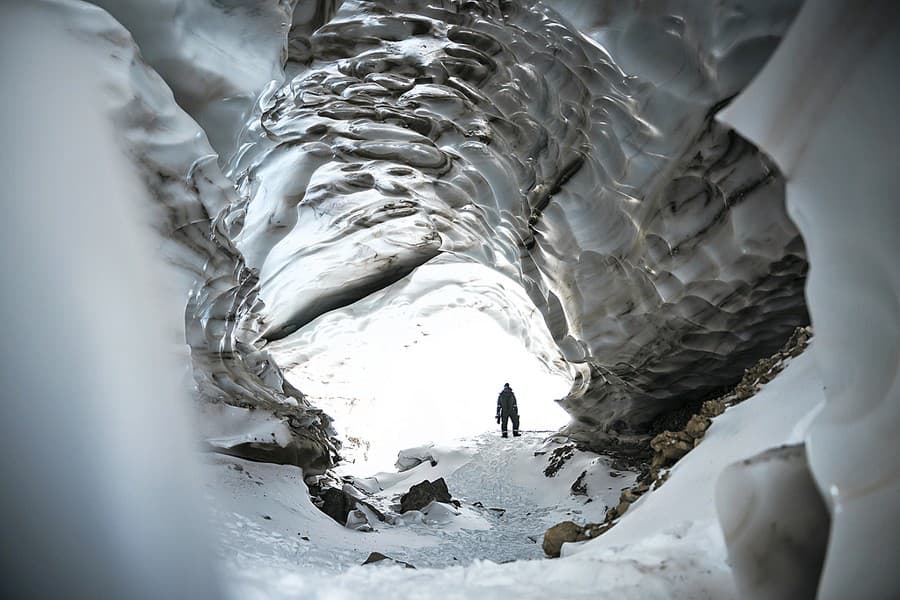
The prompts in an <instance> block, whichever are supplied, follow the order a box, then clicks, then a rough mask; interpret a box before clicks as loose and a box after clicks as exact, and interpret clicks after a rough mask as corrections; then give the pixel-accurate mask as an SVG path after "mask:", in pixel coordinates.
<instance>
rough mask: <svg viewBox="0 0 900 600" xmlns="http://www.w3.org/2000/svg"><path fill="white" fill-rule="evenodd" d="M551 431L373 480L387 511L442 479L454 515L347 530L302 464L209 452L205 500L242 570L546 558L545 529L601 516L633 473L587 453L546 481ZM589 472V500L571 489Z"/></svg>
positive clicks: (481, 445)
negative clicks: (542, 452) (374, 557)
mask: <svg viewBox="0 0 900 600" xmlns="http://www.w3.org/2000/svg"><path fill="white" fill-rule="evenodd" d="M548 433H549V432H535V431H526V432H523V434H522V436H521V437H518V438H515V437H510V438H505V439H504V438H501V437H500V435H499V433H485V434H480V435H477V436H473V437H471V438H467V439H461V440H458V442H457V443H456V444H453V445H448V446H438V447H435V448H434V449H433V455H434V458H435V460H436V462H437V464H435V465H432V464H431V463H429V462H425V463H423V464H420V465H418V466H417V467H415V468H413V469H410V470H408V471H404V472H402V473H380V474H378V475H376V476H374V477H372V478H368V479H366V481H369V482H372V481H376V480H377V481H378V485H379V487H381V488H383V489H382V490H381V491H378V492H376V493H375V494H374V495H373V498H372V499H371V500H372V501H373V503H375V504H378V505H381V506H382V507H383V506H386V505H389V504H391V503H392V502H397V501H398V500H397V498H398V496H399V494H401V493H403V492H405V491H406V490H408V489H409V487H410V486H411V485H414V484H416V483H419V482H420V481H422V480H424V479H428V480H431V481H433V480H435V479H437V478H439V477H444V478H445V480H446V482H447V485H448V487H449V489H450V493H451V495H452V496H453V497H454V498H455V499H457V500H459V501H460V507H459V508H456V509H454V508H453V507H450V506H449V505H440V506H437V505H432V506H436V508H433V509H430V510H429V509H424V510H423V513H419V512H418V511H416V512H414V513H406V514H405V515H403V518H402V520H399V521H398V522H397V523H396V524H393V525H391V524H386V523H377V524H376V527H375V531H372V532H359V531H353V530H351V529H348V528H345V527H341V526H340V525H338V524H337V523H336V522H334V521H333V520H331V519H330V518H329V517H327V516H326V515H324V514H323V513H322V512H321V511H319V510H318V509H316V508H315V507H314V506H313V505H312V503H311V501H310V500H309V497H308V495H307V491H306V488H305V486H304V484H303V481H302V476H301V472H300V471H299V470H298V469H296V468H293V467H289V466H283V465H270V464H261V463H253V462H247V461H243V460H240V459H236V458H232V457H225V456H218V455H211V456H208V457H207V458H206V466H207V467H208V468H209V469H210V470H213V471H215V473H212V474H210V475H209V476H208V477H207V481H218V483H216V484H215V485H212V484H210V486H209V488H208V490H209V493H208V500H209V503H210V505H211V507H212V508H213V514H214V524H215V525H216V529H217V530H218V531H219V537H220V539H221V541H222V545H221V546H220V554H221V556H222V557H223V559H225V560H226V561H227V562H231V561H234V563H235V565H238V564H240V565H241V568H246V567H247V564H248V563H250V564H253V563H258V564H264V565H267V566H272V565H280V566H284V567H287V566H289V565H293V566H299V565H303V566H304V567H315V568H317V569H321V570H324V571H327V572H340V571H343V570H345V569H347V568H349V567H351V566H354V565H360V564H361V563H362V562H363V561H364V560H365V559H366V557H367V556H368V555H369V553H370V552H380V553H382V554H385V555H388V556H390V557H392V558H395V559H397V560H402V561H405V562H407V563H410V564H412V565H415V566H416V567H448V566H454V565H469V564H471V563H473V562H476V561H479V560H486V561H491V562H494V563H504V562H510V561H514V560H522V559H542V558H543V556H544V555H543V551H542V550H541V546H540V543H541V539H542V536H543V533H544V531H546V529H547V528H548V527H550V526H551V525H553V524H555V523H558V522H560V521H565V520H573V521H576V522H579V523H584V522H591V521H600V520H602V519H603V516H604V514H605V511H606V508H607V507H608V505H610V504H612V503H614V502H616V501H617V500H618V496H619V493H620V491H621V489H623V488H624V487H627V486H628V485H630V484H631V483H632V482H633V480H634V477H635V474H633V473H620V472H617V471H612V470H611V469H610V468H609V467H608V465H607V464H606V462H605V461H606V459H605V458H604V457H600V456H598V455H596V454H592V453H580V452H578V453H576V454H575V456H574V457H572V458H571V459H570V460H569V461H567V462H566V464H565V465H564V466H563V467H562V468H561V469H560V470H559V472H558V473H557V474H556V475H555V476H554V477H552V478H548V477H546V476H545V475H544V474H543V469H544V467H545V466H546V464H547V457H546V456H535V451H536V450H538V449H539V448H540V446H541V444H542V442H543V440H544V439H545V438H546V436H547V434H548ZM351 470H352V466H351ZM585 471H587V472H588V473H589V477H588V481H589V485H590V488H591V489H590V492H591V498H592V499H591V500H590V501H588V498H587V497H586V496H576V495H573V494H572V493H571V491H570V487H571V485H572V484H573V483H574V482H575V480H577V479H578V477H579V476H580V475H581V474H582V473H583V472H585ZM367 568H372V567H367Z"/></svg>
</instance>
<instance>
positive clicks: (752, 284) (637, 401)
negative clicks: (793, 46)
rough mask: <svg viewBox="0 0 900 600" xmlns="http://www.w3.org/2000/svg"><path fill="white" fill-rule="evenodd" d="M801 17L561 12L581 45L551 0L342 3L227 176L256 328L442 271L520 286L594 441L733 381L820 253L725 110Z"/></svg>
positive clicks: (692, 9)
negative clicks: (453, 267) (465, 269)
mask: <svg viewBox="0 0 900 600" xmlns="http://www.w3.org/2000/svg"><path fill="white" fill-rule="evenodd" d="M797 5H798V3H795V2H787V3H784V2H782V3H778V4H777V5H775V4H771V3H763V4H760V5H758V6H757V5H754V6H753V7H747V6H744V5H743V4H740V6H739V3H734V4H731V3H725V4H724V5H717V7H716V9H714V10H713V9H711V8H707V7H705V6H701V5H697V4H695V3H682V2H668V3H663V4H662V5H661V9H662V10H660V11H650V10H643V9H636V8H635V7H633V6H631V5H627V6H623V7H621V8H616V9H613V8H612V7H611V6H610V7H607V8H601V7H603V6H605V5H601V4H596V5H593V4H592V5H591V6H594V8H585V7H584V5H582V6H581V7H578V6H575V5H571V4H566V3H560V4H559V6H558V8H559V9H560V10H561V11H563V12H564V13H565V12H566V11H568V12H569V13H571V17H572V19H577V20H579V21H578V22H580V23H582V26H583V27H584V30H585V32H586V33H582V32H579V31H578V30H577V29H576V27H575V26H574V25H573V24H572V23H570V22H569V21H567V20H566V18H564V17H563V16H561V15H560V14H558V13H557V12H555V11H554V10H553V9H552V8H551V6H554V3H550V5H549V6H548V5H547V4H544V3H535V2H529V1H522V2H503V3H499V4H497V3H494V2H466V3H455V2H444V3H434V2H426V1H424V0H423V1H418V0H405V1H402V2H393V1H391V2H386V1H385V2H380V1H376V2H357V1H352V0H351V1H347V2H344V3H343V4H341V6H340V7H339V8H338V9H337V11H336V12H334V14H333V15H332V16H331V18H330V19H328V20H327V22H326V23H324V24H323V25H322V26H321V27H318V28H316V29H314V30H313V31H312V32H311V33H310V32H309V31H307V30H303V31H302V33H297V32H296V31H295V32H292V33H291V34H290V35H289V41H288V48H289V51H288V72H289V73H291V75H292V76H291V77H290V78H288V79H287V80H285V82H284V84H283V85H281V87H279V88H277V89H270V90H269V91H267V93H266V94H264V95H263V96H262V97H261V98H260V101H259V103H258V111H257V112H256V113H255V114H254V115H253V116H252V118H251V119H249V120H248V122H247V126H246V129H245V131H244V133H243V137H242V138H241V141H240V150H239V152H238V154H237V155H236V156H235V157H234V158H233V160H232V161H231V162H230V164H229V167H228V174H229V175H230V176H231V177H232V178H233V179H234V181H235V182H236V185H237V187H238V192H239V196H240V200H239V202H238V203H237V204H236V205H233V206H232V207H231V209H230V213H229V215H228V216H227V217H226V219H225V221H226V223H227V224H228V227H229V228H228V234H229V236H230V237H231V238H232V239H233V240H234V242H235V245H236V247H237V248H238V249H239V250H240V251H241V253H242V255H243V256H244V258H245V260H246V261H247V264H248V266H250V267H252V268H253V269H258V271H259V276H260V286H261V288H260V293H261V297H262V298H263V299H264V300H265V303H266V304H265V308H264V309H262V311H261V314H262V316H263V317H264V318H265V325H264V328H263V330H262V333H261V335H262V338H263V339H265V340H267V341H270V342H275V341H281V340H285V339H286V338H287V339H289V338H290V336H292V335H295V334H296V332H297V331H298V330H300V329H302V328H303V327H304V326H306V325H309V324H310V323H312V322H313V321H314V320H315V319H316V318H317V317H319V316H321V315H323V314H326V313H329V312H331V311H334V310H335V309H339V308H341V307H344V306H347V305H350V304H353V303H355V302H357V301H359V300H361V299H363V298H366V297H368V296H370V295H371V294H372V293H373V292H374V291H376V290H380V289H385V288H389V287H390V286H392V284H394V283H395V282H397V281H399V280H401V279H403V278H405V277H406V276H407V275H409V274H410V273H411V272H413V271H414V270H416V269H417V268H419V267H421V266H422V265H426V264H430V263H431V262H433V261H435V260H436V258H437V257H439V256H440V257H441V260H442V261H448V260H454V261H461V262H465V261H472V262H477V263H480V264H482V265H486V266H488V267H491V268H493V269H496V270H497V271H498V272H500V273H503V274H504V275H506V276H507V277H509V278H510V279H511V280H512V282H514V283H518V284H519V285H521V286H523V288H524V289H525V290H526V291H527V294H528V296H529V298H530V301H531V303H533V305H534V306H536V307H538V308H539V309H540V311H541V312H542V314H543V316H544V319H545V321H546V323H547V325H548V326H549V329H550V332H551V334H552V336H553V340H554V342H553V343H555V344H556V345H558V347H559V349H560V350H561V352H562V353H563V355H564V357H565V358H566V360H567V361H568V362H569V363H570V365H571V366H572V368H573V369H574V370H575V371H576V374H577V377H576V381H575V385H574V387H573V389H572V390H571V392H570V394H569V395H568V397H567V398H565V400H564V402H563V404H564V406H565V408H566V409H567V410H568V411H569V412H570V413H571V414H572V415H573V417H574V418H575V422H574V423H573V425H572V426H571V427H570V428H569V433H570V434H572V435H574V436H576V437H578V438H579V439H582V440H583V441H586V442H589V443H598V444H599V443H600V442H602V441H603V440H605V439H607V438H608V437H610V436H612V437H615V438H616V439H619V440H622V439H625V438H627V437H628V436H629V435H631V434H634V435H641V434H642V433H643V432H644V431H645V430H646V426H647V425H648V423H649V422H651V421H652V420H653V419H654V418H655V417H656V416H657V415H659V414H660V413H664V412H666V411H668V410H672V409H674V408H677V407H679V406H680V405H681V404H682V403H683V402H684V401H685V400H687V399H696V398H699V397H702V396H703V395H704V394H708V393H710V392H711V391H713V390H715V389H716V388H718V387H721V386H722V385H724V384H727V383H731V382H733V381H734V380H735V379H736V378H738V377H739V376H740V374H741V373H742V371H743V369H744V368H746V367H747V366H749V365H750V364H751V363H752V361H754V360H755V359H757V358H759V357H760V356H763V355H767V354H770V353H771V352H772V351H774V350H776V349H777V348H778V347H779V346H780V344H781V343H783V341H784V339H785V338H786V337H787V335H788V334H789V332H790V331H791V330H792V329H793V327H795V326H797V325H801V324H804V323H805V322H806V321H807V318H808V317H807V314H806V309H805V302H804V298H803V284H804V281H805V273H806V254H805V249H804V246H803V242H802V240H801V238H800V235H799V233H798V231H797V229H796V227H795V226H794V224H793V223H792V222H791V220H790V219H789V218H788V216H787V214H786V212H785V208H784V179H783V177H782V175H781V174H780V172H779V170H778V169H777V168H776V167H775V165H774V164H773V163H772V162H771V160H769V159H768V158H767V157H766V156H765V155H764V154H762V153H760V152H759V151H758V150H757V149H756V148H755V147H754V146H753V145H752V144H751V143H749V142H748V141H746V140H745V139H743V138H742V137H741V136H739V135H738V134H736V133H735V132H734V131H732V130H730V129H728V128H727V127H725V126H723V125H721V124H719V123H717V122H716V121H715V120H713V116H714V114H715V112H716V110H717V109H718V107H720V106H721V105H723V104H724V103H726V102H727V101H728V100H729V98H731V97H732V96H733V95H734V94H735V93H737V92H738V91H740V90H741V89H742V87H743V86H744V85H746V83H747V82H748V81H749V79H750V78H751V77H752V76H753V74H754V73H755V72H756V71H757V69H758V68H759V67H760V66H761V64H762V63H763V61H764V60H765V59H766V58H767V57H768V55H769V53H770V52H771V50H772V49H773V48H774V46H775V45H776V44H777V41H778V40H779V39H780V37H781V35H782V34H783V32H784V30H785V29H786V27H787V25H788V24H789V22H790V20H791V17H792V16H793V14H794V12H795V10H796V8H797ZM321 6H322V7H323V8H322V10H321V11H319V12H320V13H321V14H325V13H327V12H328V10H327V9H328V7H329V6H331V5H330V4H328V6H326V5H325V4H322V5H321ZM298 35H299V36H300V37H299V38H298V37H297V36H298ZM395 290H396V293H390V294H385V295H384V296H383V298H384V301H385V302H386V303H395V302H399V303H401V304H402V303H405V302H409V298H408V297H407V296H404V292H403V291H402V290H397V289H396V288H395ZM497 293H498V294H500V293H502V292H501V291H500V290H497ZM375 308H377V307H375ZM520 312H523V311H520ZM523 337H524V338H527V334H526V335H525V336H523ZM297 345H298V346H299V344H297ZM555 352H556V349H554V351H553V352H551V351H549V350H543V351H542V352H541V353H542V354H543V355H546V356H552V355H554V354H555ZM285 360H287V361H288V362H291V358H290V357H287V358H286V359H285Z"/></svg>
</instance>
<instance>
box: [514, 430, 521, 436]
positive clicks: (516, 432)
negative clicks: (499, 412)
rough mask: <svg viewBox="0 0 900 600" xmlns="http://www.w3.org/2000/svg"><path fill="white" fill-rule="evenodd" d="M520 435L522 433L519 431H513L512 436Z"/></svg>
mask: <svg viewBox="0 0 900 600" xmlns="http://www.w3.org/2000/svg"><path fill="white" fill-rule="evenodd" d="M520 435H522V434H521V433H519V432H518V431H513V437H519V436H520Z"/></svg>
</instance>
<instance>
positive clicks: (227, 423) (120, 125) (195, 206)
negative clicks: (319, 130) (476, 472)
mask: <svg viewBox="0 0 900 600" xmlns="http://www.w3.org/2000/svg"><path fill="white" fill-rule="evenodd" d="M123 6H124V5H123ZM29 10H30V11H32V12H31V13H30V14H38V15H42V17H43V18H44V19H46V20H47V22H48V23H52V24H53V25H54V26H55V27H57V28H61V29H62V30H63V31H64V32H66V35H68V36H70V37H71V38H72V43H75V44H78V45H79V47H81V48H83V49H84V52H85V53H86V55H87V56H89V57H90V60H91V61H93V62H94V63H95V64H96V65H97V67H96V68H97V71H98V72H99V73H100V74H101V80H100V81H99V83H98V84H97V85H98V86H102V88H103V90H104V94H103V95H102V96H101V97H102V99H103V104H102V105H100V106H97V107H96V110H97V111H98V112H99V113H100V114H102V115H103V118H105V119H106V120H107V121H108V122H110V123H112V125H113V126H114V127H115V130H116V134H117V137H118V142H119V144H120V145H121V146H122V147H123V148H124V150H125V155H126V156H127V157H128V158H129V159H130V162H131V163H132V165H133V167H134V168H135V170H136V171H137V173H138V174H139V177H140V179H141V181H142V182H143V184H144V186H145V187H146V190H147V191H148V192H149V193H148V200H147V202H146V203H147V204H148V205H147V206H145V207H144V208H145V209H146V210H148V211H149V212H150V213H151V215H152V217H151V219H152V223H153V227H154V230H155V235H156V240H155V246H156V248H157V258H158V259H160V260H161V261H162V262H163V263H165V264H167V265H169V266H171V267H172V270H173V276H172V277H171V278H170V280H169V283H170V289H168V293H169V294H170V295H171V297H172V298H178V303H176V304H177V305H178V308H177V311H178V312H177V313H175V314H167V315H166V317H167V319H168V320H167V323H176V324H177V325H175V326H174V327H173V328H174V329H176V331H174V332H172V342H173V345H179V346H181V347H183V345H184V344H185V343H186V344H187V346H188V347H189V348H190V356H191V361H192V364H193V367H194V368H193V374H194V383H195V386H194V388H195V389H194V390H193V393H194V395H195V396H196V397H197V398H198V399H199V400H200V402H201V404H203V405H206V404H211V405H227V406H228V407H231V409H233V410H227V409H224V408H222V409H221V410H214V409H209V410H207V411H206V413H205V414H206V416H207V419H206V422H205V423H204V427H203V431H204V434H205V442H206V443H207V444H208V445H209V446H210V447H212V448H215V449H218V450H221V451H224V452H228V453H230V454H236V455H239V456H250V457H254V458H257V459H263V460H271V461H275V462H286V463H290V464H296V465H298V466H303V467H304V468H306V469H307V470H309V471H310V472H317V471H322V470H324V469H326V468H328V467H329V466H331V465H332V464H333V463H334V460H335V458H336V452H337V442H336V440H335V438H334V435H333V434H334V432H333V429H332V428H331V419H330V418H329V417H328V416H327V415H325V414H324V413H323V412H322V411H320V410H318V409H316V408H314V407H312V406H311V405H310V403H309V402H308V401H307V400H306V398H305V397H304V396H303V394H302V393H301V392H300V391H299V390H296V389H295V388H293V387H292V386H291V385H290V384H288V383H286V382H285V381H284V380H283V377H282V375H281V370H280V369H279V367H278V366H277V365H276V364H275V363H274V362H273V361H272V360H271V359H270V357H269V355H268V352H267V351H266V350H265V349H263V348H262V347H261V346H262V344H261V343H260V341H259V340H260V331H261V329H262V322H263V316H262V314H261V313H260V311H261V309H262V306H263V305H262V301H261V300H260V298H259V284H258V279H257V276H256V273H255V272H254V271H252V270H251V269H248V268H247V267H246V266H245V264H244V260H243V258H242V257H241V255H240V252H239V251H238V250H237V249H236V248H235V247H234V245H233V244H232V242H231V240H230V239H229V237H228V235H227V231H226V230H227V227H226V226H225V225H224V221H223V217H224V216H226V215H227V209H228V207H230V206H232V205H233V204H235V203H236V202H237V198H236V196H235V191H234V186H233V185H232V183H231V182H230V181H229V180H228V179H227V178H225V177H224V176H223V174H222V172H221V169H220V168H219V166H218V164H217V155H216V153H215V152H214V151H213V149H212V148H211V147H210V145H209V142H208V141H207V137H206V135H205V133H204V131H203V130H202V129H201V128H200V127H199V126H198V125H197V123H196V122H195V121H194V120H193V119H192V118H191V117H189V116H188V115H187V114H186V113H185V112H184V111H183V110H182V109H181V108H180V107H179V106H178V104H176V102H175V99H174V98H173V95H172V92H171V91H170V89H169V88H168V87H167V86H166V83H165V82H164V81H163V80H162V79H161V78H160V76H159V75H158V74H157V73H156V71H154V70H153V69H151V68H150V67H148V66H147V64H146V63H145V62H144V61H143V60H142V58H141V54H140V52H139V50H138V48H137V46H136V45H135V44H134V42H133V40H132V38H131V36H130V34H129V32H128V31H126V30H125V29H124V28H123V27H122V26H121V25H120V24H119V23H117V22H116V21H115V20H114V19H113V18H112V17H111V16H110V15H109V14H107V13H106V12H105V11H103V10H102V9H100V8H97V7H95V6H92V5H89V4H85V3H81V2H72V1H64V0H58V1H57V0H46V1H44V0H42V1H40V2H35V3H32V5H31V6H30V9H29ZM158 43H162V42H158ZM236 411H237V412H243V413H245V414H244V421H245V422H246V423H247V427H248V428H247V430H246V432H245V433H246V435H244V436H239V435H236V431H235V421H236V420H238V417H237V416H236V414H235V412H236ZM261 421H266V422H268V423H269V425H268V427H262V426H261V425H260V422H261Z"/></svg>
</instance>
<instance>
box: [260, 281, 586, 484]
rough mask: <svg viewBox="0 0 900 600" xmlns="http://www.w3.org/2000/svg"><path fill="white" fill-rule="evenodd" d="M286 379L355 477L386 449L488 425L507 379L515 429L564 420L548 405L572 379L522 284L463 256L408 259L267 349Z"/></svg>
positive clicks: (391, 453)
mask: <svg viewBox="0 0 900 600" xmlns="http://www.w3.org/2000/svg"><path fill="white" fill-rule="evenodd" d="M272 351H273V354H274V355H275V357H276V360H277V361H278V362H279V364H280V365H282V366H283V367H284V368H285V372H286V376H287V378H288V379H289V380H290V382H291V383H292V384H294V385H295V386H297V387H298V388H299V389H301V390H303V391H304V393H305V394H307V396H308V397H309V399H310V400H311V401H312V403H313V404H314V405H316V406H317V407H319V408H321V409H322V410H324V411H325V412H327V413H328V414H329V415H331V416H332V417H333V418H334V420H335V428H336V429H337V431H338V434H339V437H340V438H341V440H342V442H343V443H344V448H343V449H342V451H341V454H342V456H343V458H344V459H345V460H347V461H350V462H352V469H353V471H354V472H355V473H357V474H360V475H363V474H369V473H374V472H377V471H384V470H392V469H393V463H394V462H395V461H396V459H397V452H398V451H399V450H401V449H403V448H411V447H415V446H420V445H423V444H426V443H435V444H449V443H452V442H453V441H454V440H458V439H461V438H465V437H468V436H472V435H477V434H481V433H484V432H486V431H497V432H498V436H499V426H498V425H497V423H496V421H495V419H494V411H495V409H496V402H497V395H498V394H499V392H500V390H501V388H502V387H503V384H504V383H505V382H509V383H510V385H511V386H512V388H513V390H514V391H515V393H516V397H517V399H518V404H519V411H520V414H521V415H522V424H521V427H522V429H523V430H539V431H547V432H548V433H549V432H551V431H554V430H557V429H558V428H560V427H561V426H563V425H565V424H566V423H567V422H568V414H567V413H566V412H565V411H564V410H563V409H562V408H561V407H560V406H559V405H558V404H557V403H556V402H555V400H556V399H560V398H562V397H564V396H565V395H566V393H567V392H568V391H569V388H570V386H571V384H572V376H571V374H570V373H569V371H568V368H567V366H566V364H565V363H564V361H562V359H561V357H560V356H559V355H558V350H557V349H556V346H555V345H554V344H553V343H552V340H551V338H550V333H549V332H548V331H547V327H546V324H545V323H544V321H543V319H542V318H541V317H540V314H539V312H538V311H537V309H535V307H534V306H533V304H532V303H531V302H530V301H529V300H528V298H527V296H526V295H525V292H524V290H522V289H521V287H519V286H518V285H517V284H515V283H512V282H511V281H510V280H509V279H507V278H505V277H503V276H501V275H499V274H497V273H495V272H494V271H492V270H490V269H487V268H485V267H481V266H478V265H473V264H470V263H464V264H455V263H449V264H448V263H444V264H435V265H426V266H423V267H420V268H419V269H417V270H416V272H415V273H413V274H412V275H410V276H409V277H407V278H406V279H405V280H403V281H401V282H398V284H395V285H394V286H391V287H390V288H388V289H386V290H382V291H381V292H378V293H376V294H374V295H372V296H370V297H368V298H366V299H364V300H362V301H360V302H357V303H355V304H353V305H351V306H349V307H346V308H343V309H339V310H336V311H332V312H330V313H328V314H326V315H323V316H322V317H320V318H319V319H317V320H316V321H314V322H312V323H311V324H309V325H307V326H306V327H304V328H303V329H302V330H300V331H299V332H298V333H297V334H294V335H292V336H291V337H290V338H289V339H288V340H285V341H283V342H279V343H277V344H275V345H274V347H273V348H272Z"/></svg>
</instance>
